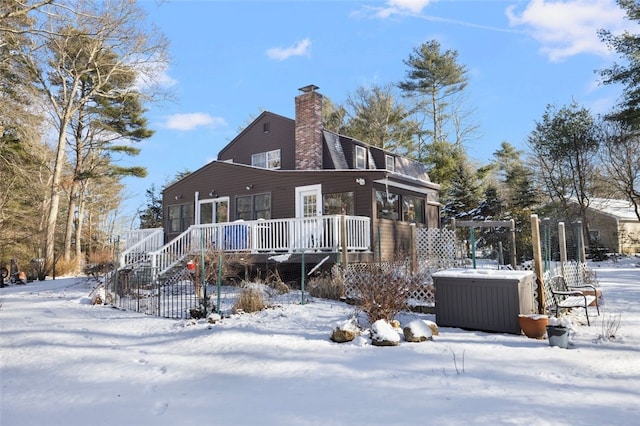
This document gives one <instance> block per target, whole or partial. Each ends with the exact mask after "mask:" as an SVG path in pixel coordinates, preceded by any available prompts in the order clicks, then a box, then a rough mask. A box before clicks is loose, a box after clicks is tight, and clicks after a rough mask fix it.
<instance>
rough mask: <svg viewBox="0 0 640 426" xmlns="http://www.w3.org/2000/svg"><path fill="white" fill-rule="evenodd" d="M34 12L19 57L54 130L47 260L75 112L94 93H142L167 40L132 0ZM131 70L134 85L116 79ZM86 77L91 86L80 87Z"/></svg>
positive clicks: (87, 0) (85, 1)
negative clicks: (25, 52) (26, 46)
mask: <svg viewBox="0 0 640 426" xmlns="http://www.w3.org/2000/svg"><path fill="white" fill-rule="evenodd" d="M37 12H39V14H38V16H37V19H38V21H37V22H38V24H37V31H34V32H32V33H30V36H29V37H30V43H31V45H30V47H31V48H30V52H29V54H28V55H24V56H23V58H22V59H23V60H24V63H25V64H26V65H27V66H28V68H29V70H30V72H31V73H32V78H33V80H34V81H36V87H37V88H38V89H39V90H40V91H41V93H42V94H43V96H44V97H45V98H46V101H47V110H48V111H49V114H50V115H51V116H52V118H53V120H54V122H55V125H56V130H57V137H56V140H55V142H54V150H55V161H54V165H53V171H52V179H51V184H50V190H49V195H48V198H49V200H50V203H49V211H48V215H47V224H46V235H45V240H46V250H45V252H46V253H45V257H46V260H47V262H48V264H51V262H52V261H53V256H54V248H55V230H56V225H57V220H58V212H59V208H60V197H61V190H62V187H61V184H62V176H63V170H64V168H65V166H66V160H65V155H66V148H67V138H68V132H69V131H70V125H71V123H72V119H73V117H74V116H75V115H76V114H77V113H78V111H79V110H81V109H82V108H83V106H84V105H86V104H87V102H89V101H90V100H92V99H95V98H96V97H104V98H114V97H119V96H123V94H127V93H133V94H140V95H142V92H141V90H142V87H143V86H142V84H141V82H142V81H144V82H146V83H148V82H150V81H153V78H154V75H155V73H156V72H157V70H158V69H160V68H163V67H164V66H165V64H166V49H167V42H166V40H165V38H164V37H162V36H161V35H160V34H158V33H157V32H156V31H154V30H148V27H147V26H145V25H141V23H142V22H144V20H145V15H144V13H143V12H142V10H141V9H140V8H139V7H137V5H136V3H135V1H134V0H105V1H98V0H78V1H71V0H66V1H64V2H63V1H60V2H57V3H54V4H53V5H49V6H45V7H43V8H41V9H37ZM131 72H134V73H136V75H137V76H138V78H137V79H136V82H135V84H132V85H130V86H128V87H122V86H121V85H118V84H114V80H117V79H119V78H121V76H122V75H123V74H128V73H131ZM86 82H90V85H89V87H88V88H87V90H86V91H82V90H81V88H82V84H83V83H86Z"/></svg>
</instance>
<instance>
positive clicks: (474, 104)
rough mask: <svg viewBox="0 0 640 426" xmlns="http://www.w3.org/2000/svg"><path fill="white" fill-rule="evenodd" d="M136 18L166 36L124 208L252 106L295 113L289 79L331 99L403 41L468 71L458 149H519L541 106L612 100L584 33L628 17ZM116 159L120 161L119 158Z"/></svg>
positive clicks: (394, 6)
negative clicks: (467, 129) (463, 137)
mask: <svg viewBox="0 0 640 426" xmlns="http://www.w3.org/2000/svg"><path fill="white" fill-rule="evenodd" d="M141 5H142V7H143V8H144V9H145V10H146V11H147V12H148V19H149V22H151V23H153V24H155V25H156V26H157V27H158V29H159V30H160V31H161V32H162V33H164V35H165V36H166V37H167V38H168V40H169V42H170V55H171V61H170V64H169V66H168V68H167V69H164V70H161V71H162V73H161V76H160V77H161V81H162V83H163V84H164V85H165V86H166V87H167V88H168V89H169V90H170V91H171V92H173V94H174V99H173V101H171V102H164V103H162V104H154V105H149V111H148V113H147V116H148V118H149V121H150V125H151V127H152V128H153V129H154V130H156V133H155V135H154V136H153V137H152V138H150V139H148V140H146V141H144V142H142V143H140V144H138V146H139V147H140V148H141V149H142V152H141V154H140V155H139V156H137V157H135V159H134V160H133V161H131V162H130V163H131V164H134V163H135V164H142V165H144V166H146V167H147V168H148V171H149V175H148V177H147V178H145V179H128V180H126V182H125V183H126V185H127V191H126V194H127V196H128V197H129V199H128V200H127V201H126V202H125V211H124V212H123V213H124V214H133V213H134V212H135V211H136V210H137V209H138V208H140V207H142V206H144V204H145V197H144V192H145V190H146V189H148V188H150V187H151V185H152V184H155V185H156V186H157V187H161V186H163V185H164V184H166V182H167V181H168V180H170V179H172V178H173V177H174V176H175V175H176V173H178V172H180V171H184V170H189V171H194V170H197V169H198V168H200V167H202V166H203V165H205V164H206V163H207V162H209V161H211V160H214V159H215V158H216V155H217V153H218V151H220V150H221V149H222V148H223V147H224V146H225V145H226V144H227V143H229V141H230V140H231V139H233V138H234V137H235V136H236V135H237V134H238V130H239V129H240V128H241V127H244V126H246V125H247V124H248V123H249V122H250V121H251V119H252V118H254V117H255V116H257V115H258V114H259V113H260V112H261V111H262V110H268V111H271V112H274V113H277V114H280V115H284V116H286V117H290V118H294V97H295V96H296V95H297V94H298V93H299V92H298V90H297V89H298V88H300V87H303V86H306V85H308V84H315V85H316V86H319V88H320V89H319V92H320V93H322V94H323V95H324V96H326V97H329V98H330V99H331V100H332V101H333V102H334V103H343V102H344V101H345V99H346V98H347V96H348V95H350V94H352V93H353V92H354V91H355V90H356V89H357V88H358V87H361V86H365V87H366V86H368V85H371V84H380V85H382V84H386V83H396V82H398V81H400V80H402V79H403V78H404V76H405V73H406V71H407V67H406V65H405V64H404V62H403V61H404V60H406V59H407V58H408V56H409V54H411V52H412V50H413V49H414V48H416V47H418V46H420V45H421V44H422V43H425V42H427V41H430V40H437V41H438V42H439V43H440V44H441V47H442V49H443V50H445V49H451V50H456V51H457V52H458V62H459V63H460V64H462V65H465V66H466V67H467V68H468V71H469V74H468V76H469V85H468V87H467V89H466V98H467V99H466V102H467V106H468V107H469V108H471V109H473V110H474V112H473V115H472V120H473V121H474V122H475V123H476V124H477V125H478V126H479V134H478V137H477V139H475V140H473V141H470V142H469V143H467V152H468V154H469V157H470V158H472V159H474V160H476V161H477V162H479V163H481V164H482V163H486V162H488V161H489V160H490V159H491V157H492V154H493V153H494V152H495V151H496V150H497V149H499V147H500V144H501V143H502V142H503V141H507V142H509V143H511V144H512V145H514V146H516V147H517V148H519V149H525V148H526V146H525V142H526V138H527V136H528V134H529V133H530V132H531V130H532V129H533V128H534V126H535V122H536V121H538V120H540V118H541V116H542V114H543V112H544V109H545V106H546V105H547V104H555V105H558V106H561V105H566V104H568V103H570V102H571V101H572V100H575V101H577V102H578V103H579V104H580V105H583V106H585V107H587V108H589V109H591V111H592V112H593V113H595V114H598V113H604V112H607V111H609V110H610V109H611V107H612V106H613V105H614V104H615V103H616V101H617V100H618V97H619V96H620V93H621V90H620V88H619V87H609V86H602V85H600V84H599V74H598V73H597V70H600V69H603V68H606V67H609V66H611V65H612V64H613V63H614V62H615V61H619V58H618V57H617V56H616V55H615V54H613V53H612V52H609V51H608V49H607V47H606V45H605V44H604V43H602V42H601V41H600V40H599V39H598V37H597V30H598V29H601V28H605V29H608V30H611V31H612V32H614V33H619V32H621V31H622V30H623V29H630V30H631V31H632V32H634V33H640V30H639V29H638V28H637V26H636V25H635V23H633V22H629V21H628V20H626V19H625V18H624V13H623V11H621V10H620V9H619V8H618V6H617V5H616V3H615V1H614V0H591V1H587V0H566V1H544V0H520V1H518V0H459V1H458V0H390V1H348V0H324V1H306V0H289V1H284V0H282V1H275V0H254V1H242V0H234V1H231V0H229V1H222V0H173V1H171V0H169V1H156V0H143V1H141ZM128 163H129V162H128Z"/></svg>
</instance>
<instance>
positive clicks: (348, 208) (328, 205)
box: [322, 191, 354, 216]
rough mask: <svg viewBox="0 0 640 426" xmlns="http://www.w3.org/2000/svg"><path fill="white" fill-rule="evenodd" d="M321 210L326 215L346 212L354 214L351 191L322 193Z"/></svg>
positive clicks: (350, 214)
mask: <svg viewBox="0 0 640 426" xmlns="http://www.w3.org/2000/svg"><path fill="white" fill-rule="evenodd" d="M322 201H323V204H324V205H323V211H324V214H326V215H332V214H346V215H349V216H353V215H354V202H353V191H350V192H337V193H335V194H324V195H323V197H322Z"/></svg>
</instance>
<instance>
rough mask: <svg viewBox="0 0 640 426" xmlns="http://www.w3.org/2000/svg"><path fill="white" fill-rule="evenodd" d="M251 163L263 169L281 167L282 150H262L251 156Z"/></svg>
mask: <svg viewBox="0 0 640 426" xmlns="http://www.w3.org/2000/svg"><path fill="white" fill-rule="evenodd" d="M251 165H252V166H254V167H262V168H263V169H279V168H280V150H279V149H274V150H273V151H267V152H260V153H258V154H253V155H252V156H251Z"/></svg>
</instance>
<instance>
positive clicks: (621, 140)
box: [600, 122, 640, 220]
mask: <svg viewBox="0 0 640 426" xmlns="http://www.w3.org/2000/svg"><path fill="white" fill-rule="evenodd" d="M608 124H609V125H608V126H607V127H606V131H605V132H604V135H603V138H602V148H601V154H600V155H601V164H602V167H603V171H604V175H605V178H606V180H607V182H608V183H609V186H610V188H611V190H613V191H616V192H617V193H618V194H622V195H624V197H625V198H626V199H628V200H629V201H630V202H631V203H632V205H633V207H634V211H635V214H636V216H637V217H638V220H640V134H638V132H634V131H632V130H631V128H630V127H629V126H628V125H624V124H621V123H620V122H609V123H608Z"/></svg>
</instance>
